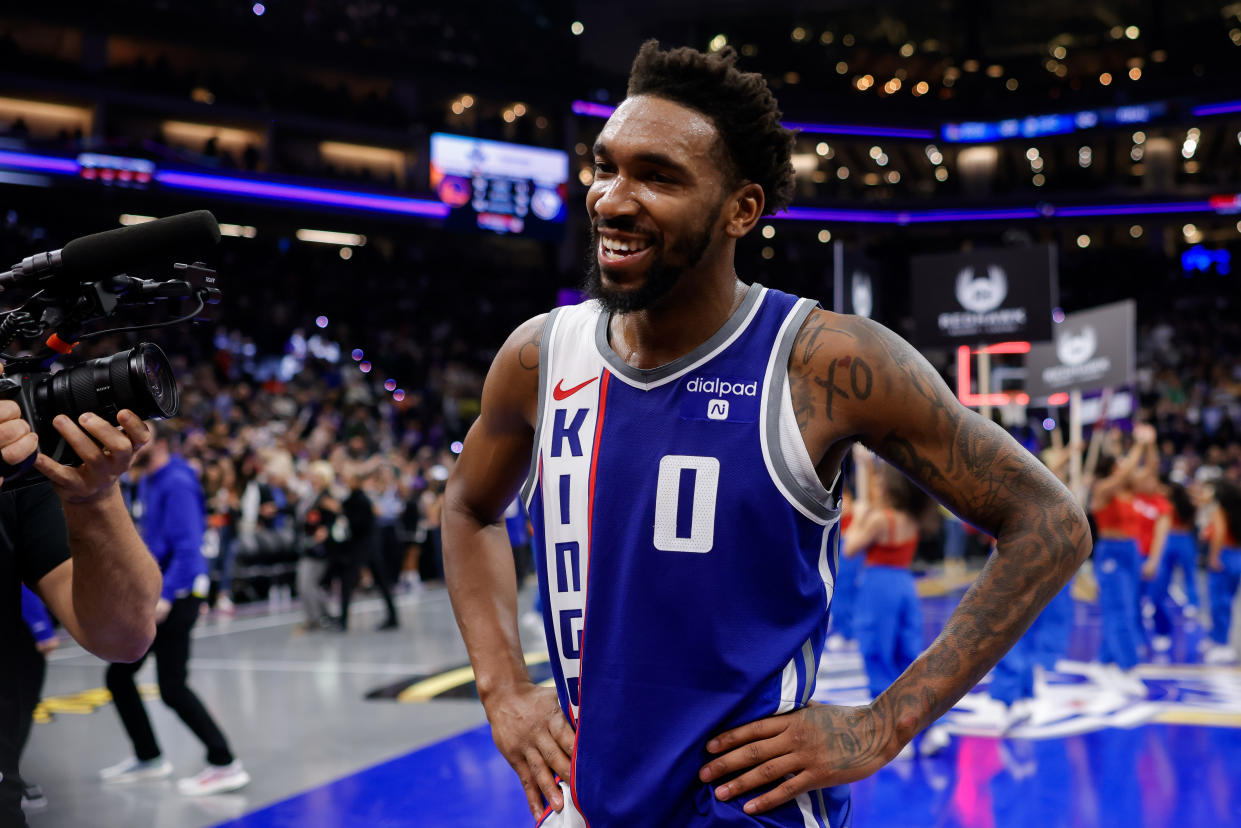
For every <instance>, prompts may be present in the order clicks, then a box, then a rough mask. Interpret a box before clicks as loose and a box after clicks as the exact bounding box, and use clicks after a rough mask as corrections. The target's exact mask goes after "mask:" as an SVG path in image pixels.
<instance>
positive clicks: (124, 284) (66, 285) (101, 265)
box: [0, 210, 220, 490]
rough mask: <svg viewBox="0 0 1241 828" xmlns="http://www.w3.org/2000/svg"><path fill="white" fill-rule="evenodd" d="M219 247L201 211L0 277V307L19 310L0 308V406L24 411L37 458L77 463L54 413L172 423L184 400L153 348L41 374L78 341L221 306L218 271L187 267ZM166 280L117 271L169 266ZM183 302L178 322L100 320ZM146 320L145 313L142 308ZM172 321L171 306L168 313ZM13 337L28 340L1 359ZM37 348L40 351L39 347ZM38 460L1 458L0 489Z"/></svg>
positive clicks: (74, 247) (117, 233) (68, 250)
mask: <svg viewBox="0 0 1241 828" xmlns="http://www.w3.org/2000/svg"><path fill="white" fill-rule="evenodd" d="M219 240H220V227H219V225H218V224H217V223H216V220H215V217H214V216H213V215H211V213H209V212H207V211H206V210H197V211H195V212H192V213H183V214H181V215H178V216H170V217H169V218H165V219H157V220H154V221H150V222H147V223H144V224H135V225H131V226H129V227H122V228H119V229H117V230H109V231H107V232H104V233H95V234H94V235H90V236H83V237H82V238H80V239H74V240H73V241H71V242H69V243H68V244H66V245H65V246H64V248H62V249H61V250H53V251H51V252H48V253H39V254H36V255H34V256H28V257H26V258H25V259H23V260H22V261H21V262H19V263H17V264H15V265H13V268H12V269H11V270H8V271H6V272H3V273H0V301H3V300H5V299H8V298H9V297H10V295H12V296H13V298H14V300H15V301H18V302H20V304H19V305H18V306H17V307H13V308H11V309H9V310H7V311H0V357H2V358H3V359H4V363H5V364H4V373H3V375H2V376H0V399H10V400H14V401H16V402H17V404H18V405H19V406H21V410H22V417H23V418H24V419H25V420H26V421H27V422H28V423H30V427H31V428H32V429H33V430H34V431H35V433H36V434H38V435H39V451H40V452H42V453H43V454H46V455H47V456H48V457H50V458H51V459H53V460H55V461H57V462H58V463H64V464H66V465H71V466H75V465H79V464H80V463H81V462H82V461H81V459H80V458H79V457H78V456H77V454H76V453H74V451H73V449H71V448H70V447H69V446H68V444H66V443H65V441H64V439H63V438H62V437H61V436H60V433H59V432H58V431H56V429H55V428H54V427H53V426H52V420H53V419H54V418H55V417H56V415H57V414H65V415H67V416H69V417H70V418H72V419H73V420H74V422H76V421H77V419H78V417H79V416H80V415H82V414H83V413H85V412H87V411H90V412H92V413H94V414H97V415H99V416H100V417H103V418H104V419H105V420H107V421H109V422H110V423H112V424H113V425H116V424H117V420H116V415H117V414H118V413H119V412H120V411H121V409H124V408H128V409H130V410H131V411H133V412H134V413H135V414H137V415H138V416H140V417H142V418H144V419H148V418H154V419H164V418H167V417H174V416H176V415H177V413H178V411H179V410H180V402H181V396H180V392H179V391H178V389H177V382H176V379H175V378H174V377H173V375H172V369H171V367H170V366H169V364H168V358H167V357H166V356H165V355H164V352H163V351H162V350H160V348H159V346H157V345H155V344H154V343H151V342H143V343H140V344H138V345H136V346H135V347H133V348H130V349H129V350H126V351H121V352H119V353H116V354H113V355H112V356H108V357H102V358H100V359H93V360H91V361H89V362H85V363H82V364H80V365H75V366H72V367H70V368H66V369H65V370H63V371H58V372H56V373H50V372H48V371H47V370H44V369H45V368H46V367H47V365H48V363H50V362H51V361H52V360H53V359H55V358H56V357H58V356H63V355H67V354H69V353H70V352H71V351H72V350H73V348H74V347H75V346H76V345H77V344H78V343H80V342H82V341H84V340H88V339H94V338H97V337H101V336H105V335H109V334H116V333H122V332H126V331H137V330H146V329H150V328H161V327H165V326H167V325H174V324H177V323H179V322H185V321H188V320H190V319H193V318H195V317H197V316H199V315H200V314H202V313H203V311H204V310H205V309H206V306H207V305H209V304H216V303H218V302H219V301H220V291H219V289H218V287H217V284H216V274H215V271H214V270H211V269H209V268H208V267H207V266H206V265H204V264H203V263H202V262H198V261H193V258H196V257H198V256H200V255H202V254H204V253H205V252H206V251H207V250H209V249H210V248H211V247H212V246H213V245H215V244H216V243H217V242H219ZM182 257H185V258H190V259H191V261H193V263H192V264H180V263H177V264H173V265H172V275H171V276H170V277H166V278H162V279H161V278H154V279H143V278H139V277H137V276H134V275H131V273H126V272H122V271H133V270H143V269H144V268H146V267H148V266H150V267H159V266H162V267H167V265H168V263H169V262H172V261H174V260H175V259H179V258H182ZM168 300H182V301H183V302H184V303H185V304H186V306H188V308H189V310H188V312H184V311H185V310H186V307H184V306H183V307H180V308H176V309H175V310H177V311H178V312H179V315H176V316H174V317H173V318H164V319H162V320H161V321H156V322H153V323H147V324H129V325H124V326H122V327H110V328H107V329H104V328H103V326H102V325H98V323H100V322H102V321H103V320H106V319H112V318H114V317H115V318H119V319H120V320H122V321H124V322H133V321H134V318H135V317H137V316H139V315H140V314H141V313H143V311H141V310H140V309H142V308H149V307H150V306H152V305H156V304H157V303H164V302H167V301H168ZM147 313H148V314H149V311H147ZM165 315H166V316H171V315H172V309H170V310H169V311H167V312H165ZM17 340H27V341H33V342H32V343H31V347H24V348H22V351H24V352H26V353H24V354H23V355H21V356H17V355H11V354H8V353H4V352H5V351H6V350H7V349H8V348H9V346H10V345H11V344H12V343H13V342H15V341H17ZM40 343H41V344H40ZM36 456H37V453H36V454H32V455H30V456H29V457H27V458H26V459H25V460H23V461H22V462H20V463H18V464H16V465H9V464H8V463H5V462H4V461H3V460H0V476H3V477H4V485H3V487H2V488H3V489H5V490H8V489H13V488H20V487H22V486H27V485H30V484H32V483H36V482H38V481H39V480H40V479H42V475H39V474H38V473H37V472H34V471H33V470H32V469H31V466H32V465H33V464H34V461H35V457H36Z"/></svg>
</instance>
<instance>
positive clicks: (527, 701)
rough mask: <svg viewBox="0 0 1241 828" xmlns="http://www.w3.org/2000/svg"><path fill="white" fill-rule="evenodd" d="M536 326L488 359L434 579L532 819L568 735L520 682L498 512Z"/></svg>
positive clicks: (526, 441) (513, 590)
mask: <svg viewBox="0 0 1241 828" xmlns="http://www.w3.org/2000/svg"><path fill="white" fill-rule="evenodd" d="M545 319H546V317H545V316H540V317H536V318H534V319H531V320H530V321H529V322H526V323H525V324H524V325H522V326H521V327H519V328H518V329H517V330H516V331H515V332H514V333H513V334H512V336H510V337H509V339H508V341H507V342H505V343H504V346H503V347H502V348H501V349H500V352H499V353H498V354H497V355H496V358H495V361H494V362H493V363H492V365H491V370H490V371H488V373H487V381H486V383H485V384H484V385H483V404H482V412H481V414H480V415H479V418H478V420H477V421H476V422H475V423H474V425H473V426H472V427H471V428H470V432H469V434H468V435H467V436H466V438H465V447H464V448H463V449H462V450H461V456H460V458H458V460H457V465H456V467H455V468H454V469H453V473H452V476H451V477H450V478H449V479H448V486H447V488H446V489H445V492H444V514H443V531H444V577H445V580H446V581H447V584H448V594H449V597H450V598H451V599H452V608H453V612H454V613H455V614H456V616H457V625H458V626H459V627H460V628H461V636H462V638H464V639H465V646H466V650H467V651H468V652H469V654H470V663H471V664H472V665H473V667H474V675H475V677H476V680H477V682H478V695H479V698H480V699H481V700H482V703H483V707H484V709H485V710H486V711H487V718H488V720H490V722H491V730H492V738H493V739H494V740H495V743H496V747H497V748H499V750H500V752H501V753H502V754H503V755H504V758H505V759H507V760H508V762H509V764H510V765H512V766H513V770H514V771H516V772H517V776H518V778H519V779H520V780H521V784H522V787H523V788H524V789H525V793H526V800H527V804H528V805H529V806H530V811H531V813H532V814H534V815H535V816H537V815H538V814H540V813H542V811H543V804H542V799H543V798H544V797H545V798H546V799H547V801H548V802H550V803H552V805H553V806H554V807H555V808H556V810H560V808H561V807H562V806H563V801H562V798H561V795H560V789H559V788H558V787H557V785H556V783H555V780H554V779H553V775H554V774H560V775H561V776H563V777H564V778H566V779H567V778H568V775H569V769H570V760H569V757H570V755H571V754H572V751H573V730H572V728H571V727H570V726H569V725H568V723H567V722H566V721H565V718H564V715H563V714H562V713H561V711H560V703H559V702H558V701H557V698H556V691H555V690H552V689H550V688H547V687H539V686H537V685H536V684H534V683H533V682H532V681H531V680H530V674H529V673H528V672H527V671H526V664H525V659H524V658H523V656H522V652H521V638H520V635H519V634H518V630H517V579H516V577H515V573H514V569H513V551H512V548H511V547H510V545H509V540H508V533H507V532H506V531H505V529H504V510H505V508H506V507H507V506H508V504H509V503H510V502H512V500H513V497H514V496H515V495H516V493H517V490H518V488H519V487H520V486H521V482H522V480H523V479H524V478H525V476H526V472H527V470H528V469H529V466H530V450H531V446H532V441H533V439H534V424H535V419H536V417H537V414H538V388H539V376H538V375H539V342H540V340H541V338H542V335H543V323H544V320H545Z"/></svg>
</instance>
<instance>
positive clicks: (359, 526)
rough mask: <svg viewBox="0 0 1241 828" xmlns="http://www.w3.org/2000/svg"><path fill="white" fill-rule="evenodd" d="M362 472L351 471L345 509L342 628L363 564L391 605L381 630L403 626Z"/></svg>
mask: <svg viewBox="0 0 1241 828" xmlns="http://www.w3.org/2000/svg"><path fill="white" fill-rule="evenodd" d="M362 483H363V478H362V475H361V474H358V473H350V475H349V496H348V497H347V498H345V502H344V503H343V504H342V509H343V510H344V513H345V518H346V519H347V520H348V521H349V540H348V541H346V543H345V547H346V549H347V552H346V560H345V572H344V577H343V578H342V582H341V590H340V618H339V625H340V629H341V630H344V629H347V628H348V626H349V601H350V598H351V597H352V595H353V590H354V589H355V588H356V587H357V585H358V576H359V575H360V574H361V571H362V567H364V566H365V567H366V568H368V569H369V570H370V571H371V578H372V579H373V580H374V582H375V585H376V586H378V587H379V592H380V594H381V595H383V599H384V604H385V606H386V607H387V609H388V617H387V619H386V620H385V621H384V622H383V624H381V625H380V626H379V629H381V630H395V629H396V628H397V627H398V626H400V620H399V618H398V617H397V614H396V605H395V604H394V603H392V587H391V586H390V585H389V584H388V576H387V572H386V567H385V566H384V565H383V562H382V561H380V560H379V543H378V541H379V534H378V532H377V531H376V520H375V507H374V504H372V503H371V499H370V497H368V496H367V494H366V491H365V490H364V489H363V487H362Z"/></svg>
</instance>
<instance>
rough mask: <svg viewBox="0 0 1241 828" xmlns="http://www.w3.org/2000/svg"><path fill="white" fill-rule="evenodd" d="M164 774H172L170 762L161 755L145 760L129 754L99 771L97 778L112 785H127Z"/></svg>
mask: <svg viewBox="0 0 1241 828" xmlns="http://www.w3.org/2000/svg"><path fill="white" fill-rule="evenodd" d="M166 776H172V763H171V762H169V761H168V760H167V759H165V758H164V757H163V756H160V757H159V758H157V759H148V760H146V761H143V760H141V759H139V758H137V757H136V756H131V757H129V758H128V759H123V760H121V761H120V762H117V763H116V764H115V765H112V766H110V767H106V768H104V769H103V770H101V771H99V778H100V779H102V780H103V781H104V782H107V783H109V784H113V785H127V784H129V783H130V782H141V781H142V780H144V779H163V778H164V777H166Z"/></svg>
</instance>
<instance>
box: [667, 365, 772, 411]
mask: <svg viewBox="0 0 1241 828" xmlns="http://www.w3.org/2000/svg"><path fill="white" fill-rule="evenodd" d="M761 385H762V383H761V381H760V380H758V379H754V378H749V379H747V378H743V377H716V376H703V375H700V374H696V375H694V376H691V377H687V378H686V379H684V380H682V382H681V390H680V393H681V419H683V420H711V421H713V422H718V423H754V422H758V409H759V403H760V401H761V394H760V386H761Z"/></svg>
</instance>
